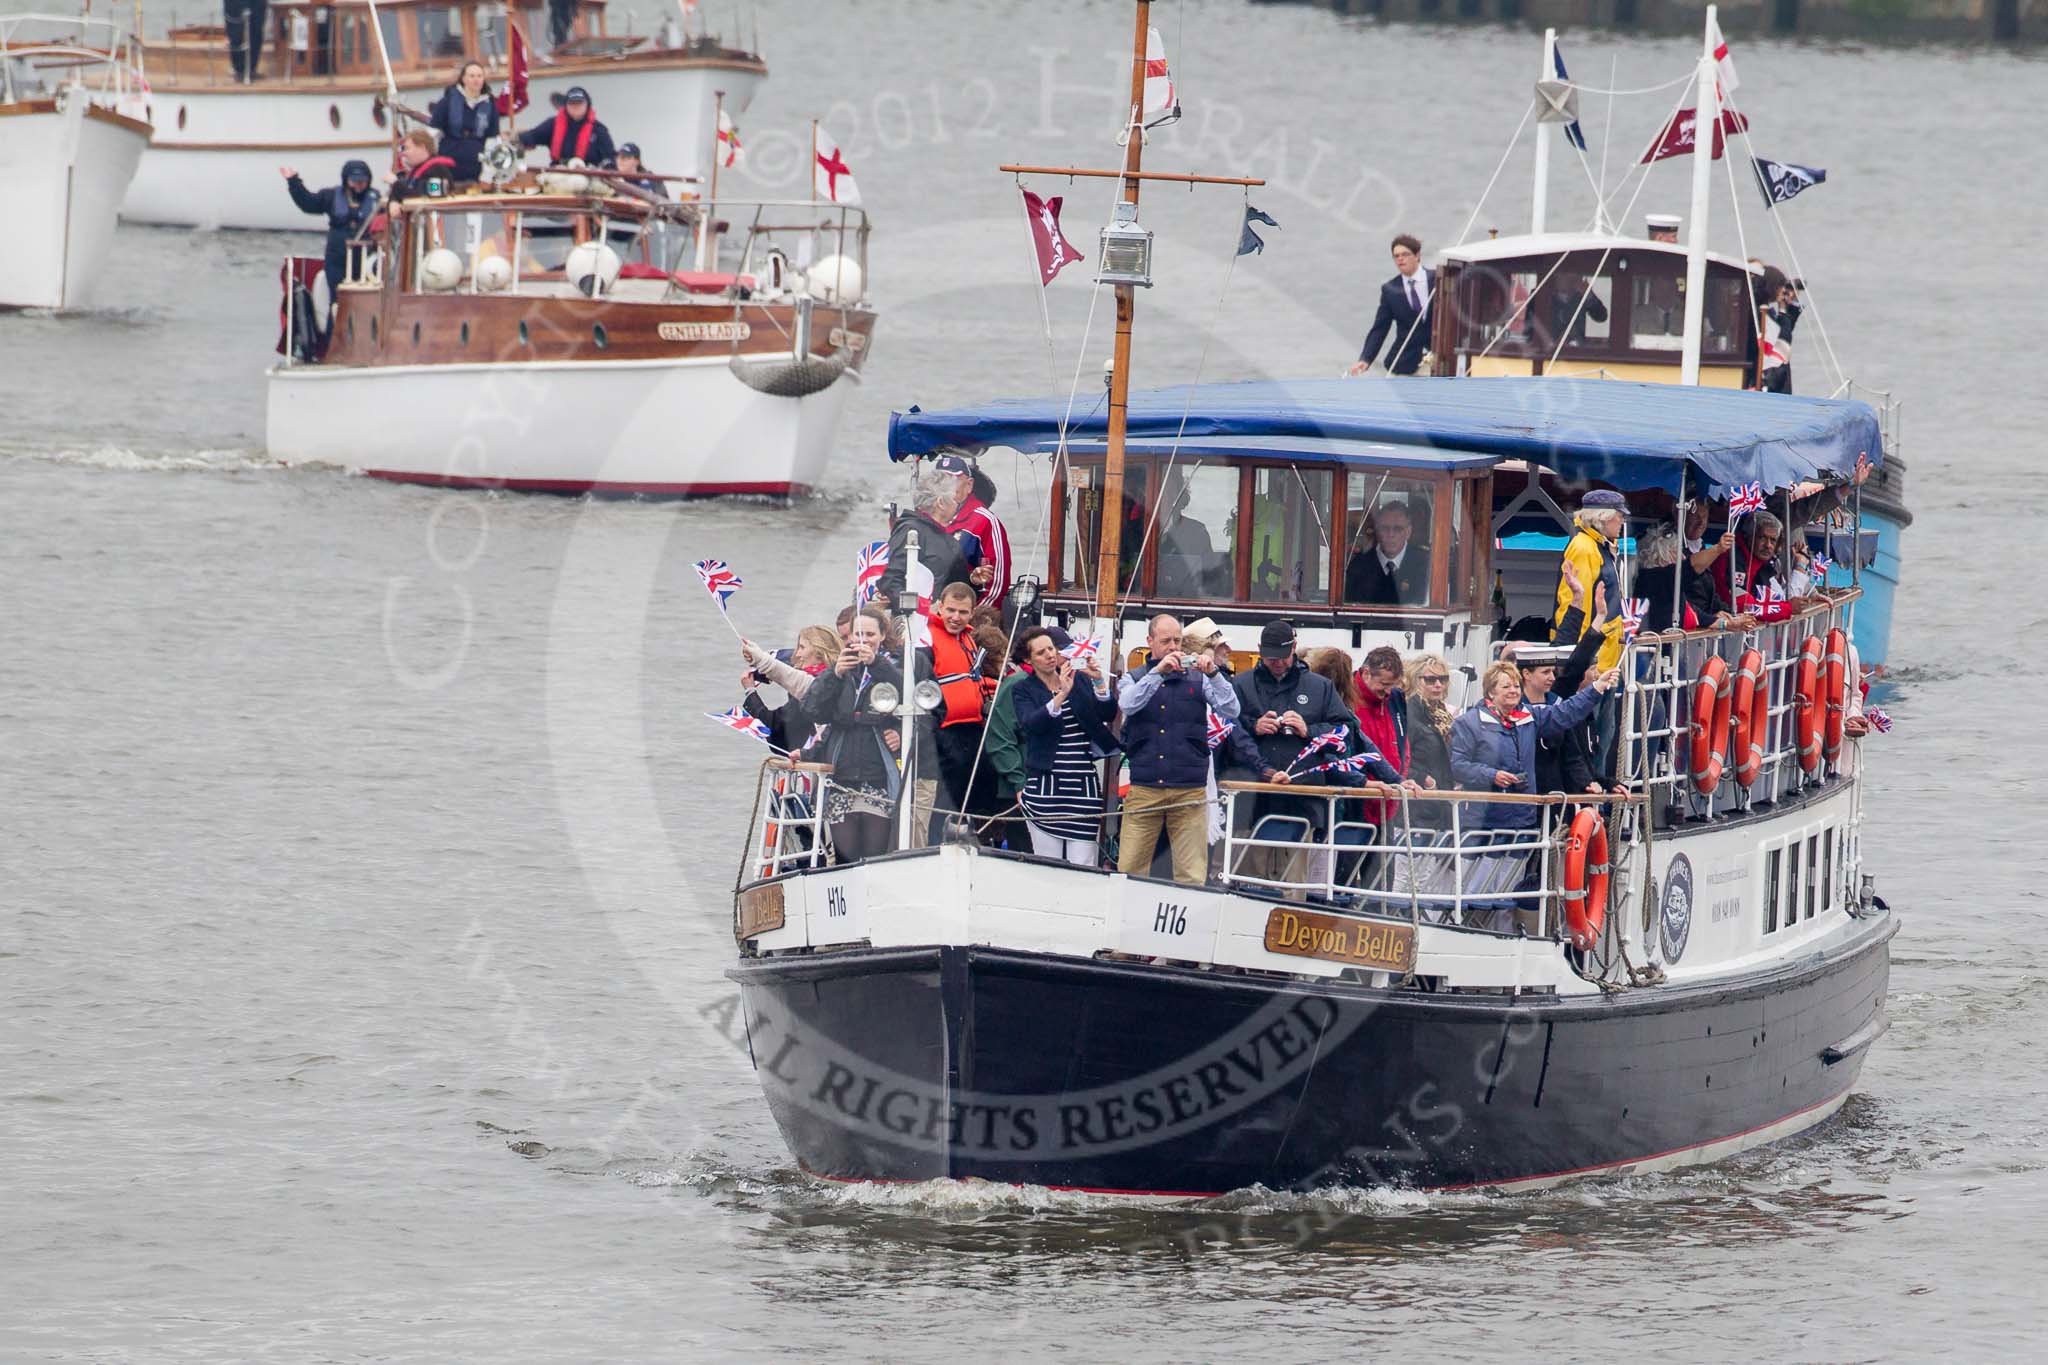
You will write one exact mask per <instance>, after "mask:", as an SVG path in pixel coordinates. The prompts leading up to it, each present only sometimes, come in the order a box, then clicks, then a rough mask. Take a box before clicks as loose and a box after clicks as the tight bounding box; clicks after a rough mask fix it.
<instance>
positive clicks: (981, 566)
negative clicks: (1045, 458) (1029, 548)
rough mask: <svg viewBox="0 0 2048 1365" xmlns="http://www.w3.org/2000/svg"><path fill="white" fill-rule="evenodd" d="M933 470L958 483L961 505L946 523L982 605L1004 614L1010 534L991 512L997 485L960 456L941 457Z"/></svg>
mask: <svg viewBox="0 0 2048 1365" xmlns="http://www.w3.org/2000/svg"><path fill="white" fill-rule="evenodd" d="M932 468H934V469H936V470H938V471H939V472H940V473H942V474H946V475H949V476H951V477H952V478H954V479H956V480H958V482H957V483H956V484H955V485H954V487H955V492H956V495H957V498H958V505H957V507H956V509H955V511H954V513H953V519H952V520H951V521H950V522H948V523H947V524H946V533H947V534H948V535H950V536H952V537H953V543H954V544H956V545H958V546H959V547H960V558H961V559H962V560H964V561H965V562H966V564H967V567H968V574H967V581H968V583H969V584H970V585H971V586H972V587H973V588H974V591H975V594H976V596H977V597H978V598H979V605H981V606H984V607H993V608H995V609H996V610H997V611H1001V610H1002V609H1003V599H1004V598H1005V597H1007V596H1008V595H1009V592H1010V533H1009V532H1008V531H1007V530H1005V529H1004V527H1003V523H1002V521H1001V519H1000V518H998V517H997V516H996V514H995V513H994V512H992V511H990V510H989V504H990V503H992V502H994V501H995V500H996V482H995V480H994V479H991V478H990V477H989V476H988V475H987V474H984V473H983V472H982V471H981V468H980V467H979V466H978V465H975V464H973V463H972V462H970V461H968V460H966V459H964V458H962V457H961V456H959V455H941V456H939V457H938V458H937V459H935V460H933V461H932Z"/></svg>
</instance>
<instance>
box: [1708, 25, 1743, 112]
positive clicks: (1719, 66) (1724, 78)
mask: <svg viewBox="0 0 2048 1365" xmlns="http://www.w3.org/2000/svg"><path fill="white" fill-rule="evenodd" d="M1707 46H1708V47H1709V48H1711V49H1713V53H1714V70H1715V72H1716V73H1717V74H1718V75H1719V76H1720V78H1721V98H1722V100H1724V101H1725V100H1726V99H1727V98H1728V96H1729V94H1730V93H1731V92H1732V91H1733V90H1734V89H1735V87H1736V86H1737V85H1739V84H1741V82H1740V81H1738V80H1736V79H1735V59H1734V58H1733V57H1731V56H1729V55H1728V40H1727V39H1726V38H1723V37H1722V36H1721V21H1720V20H1719V19H1717V18H1716V17H1715V16H1714V13H1713V11H1712V10H1709V11H1708V12H1707Z"/></svg>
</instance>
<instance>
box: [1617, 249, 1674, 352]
mask: <svg viewBox="0 0 2048 1365" xmlns="http://www.w3.org/2000/svg"><path fill="white" fill-rule="evenodd" d="M1628 320H1629V333H1628V344H1629V345H1630V347H1632V348H1633V349H1635V350H1638V351H1679V350H1683V349H1684V347H1685V281H1684V279H1683V278H1682V277H1681V275H1680V274H1679V266H1678V262H1677V261H1675V260H1671V261H1666V260H1664V259H1662V258H1647V259H1644V260H1642V261H1641V262H1640V263H1639V264H1638V267H1637V271H1636V273H1635V274H1634V277H1633V278H1632V279H1630V281H1629V311H1628Z"/></svg>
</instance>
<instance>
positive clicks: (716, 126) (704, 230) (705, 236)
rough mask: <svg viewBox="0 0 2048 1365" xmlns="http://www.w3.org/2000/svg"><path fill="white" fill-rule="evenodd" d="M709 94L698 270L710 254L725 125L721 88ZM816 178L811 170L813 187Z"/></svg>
mask: <svg viewBox="0 0 2048 1365" xmlns="http://www.w3.org/2000/svg"><path fill="white" fill-rule="evenodd" d="M711 95H712V106H711V110H712V112H711V189H710V193H709V194H707V195H706V196H705V197H704V199H703V201H702V202H701V203H700V204H699V206H698V209H697V269H698V270H699V271H702V270H704V269H706V268H707V267H706V266H705V264H704V261H705V258H706V257H707V256H708V255H709V254H710V246H711V217H712V214H713V213H714V212H716V210H717V204H718V134H719V130H720V129H722V128H724V127H725V92H724V91H723V90H714V91H712V92H711ZM812 137H813V140H815V138H816V134H815V133H814V134H813V135H812ZM813 164H815V163H813ZM817 179H818V177H817V173H816V172H815V171H813V172H812V174H811V183H812V185H813V187H815V186H816V184H817Z"/></svg>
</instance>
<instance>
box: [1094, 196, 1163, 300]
mask: <svg viewBox="0 0 2048 1365" xmlns="http://www.w3.org/2000/svg"><path fill="white" fill-rule="evenodd" d="M1096 283H1098V284H1135V285H1141V286H1143V287H1144V288H1146V289H1150V288H1151V287H1152V230H1151V229H1150V228H1142V227H1139V226H1138V206H1137V205H1136V204H1128V203H1126V204H1118V205H1117V206H1116V221H1115V222H1113V223H1111V224H1110V225H1109V226H1108V227H1106V228H1104V229H1103V230H1102V273H1101V274H1100V275H1098V276H1097V277H1096Z"/></svg>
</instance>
